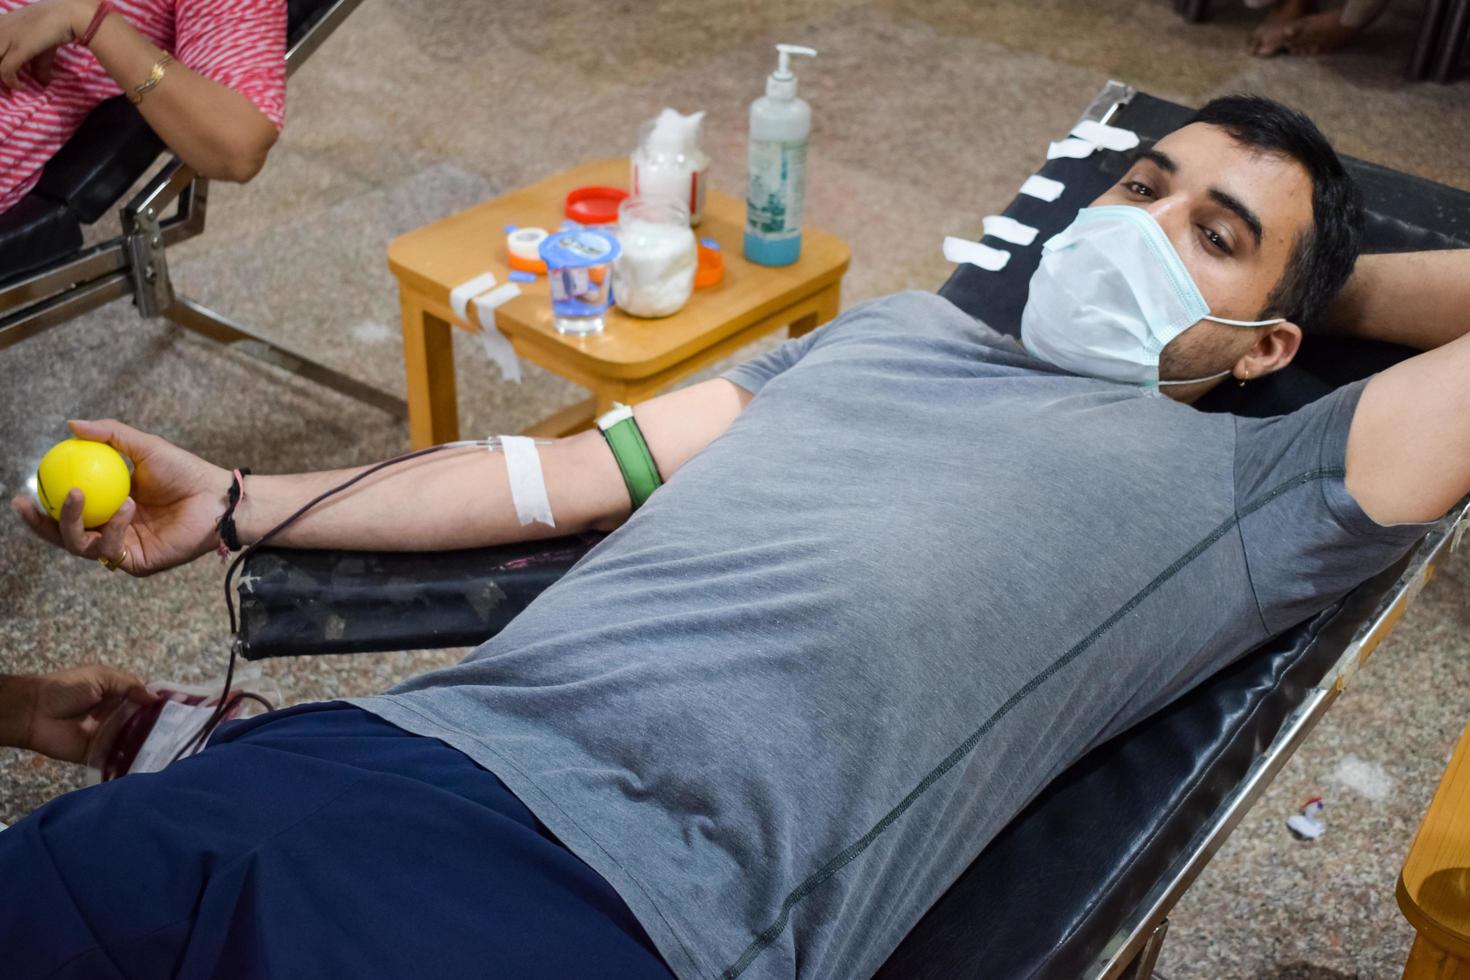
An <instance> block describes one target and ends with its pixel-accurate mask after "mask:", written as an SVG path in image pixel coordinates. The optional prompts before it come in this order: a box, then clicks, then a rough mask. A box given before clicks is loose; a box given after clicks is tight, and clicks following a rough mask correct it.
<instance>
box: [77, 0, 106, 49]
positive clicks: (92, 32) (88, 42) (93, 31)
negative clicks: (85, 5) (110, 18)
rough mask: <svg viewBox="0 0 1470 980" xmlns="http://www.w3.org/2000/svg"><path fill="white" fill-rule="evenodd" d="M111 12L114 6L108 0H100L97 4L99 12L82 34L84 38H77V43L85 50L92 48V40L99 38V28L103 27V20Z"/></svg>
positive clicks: (93, 16)
mask: <svg viewBox="0 0 1470 980" xmlns="http://www.w3.org/2000/svg"><path fill="white" fill-rule="evenodd" d="M111 12H112V4H111V3H109V2H108V0H100V2H99V3H98V4H97V12H96V13H95V14H93V15H92V21H91V23H89V24H88V25H87V29H86V30H85V31H83V32H82V36H81V37H79V38H77V43H78V44H80V45H81V46H82V47H84V48H90V47H91V46H92V38H94V37H96V36H97V28H99V27H101V26H102V18H104V17H106V16H107V15H108V14H110V13H111Z"/></svg>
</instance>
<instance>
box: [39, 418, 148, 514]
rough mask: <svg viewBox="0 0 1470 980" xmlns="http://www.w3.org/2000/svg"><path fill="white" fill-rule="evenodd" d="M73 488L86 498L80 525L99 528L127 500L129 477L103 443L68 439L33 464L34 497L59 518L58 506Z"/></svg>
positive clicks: (109, 448) (117, 458) (129, 488)
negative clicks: (34, 479)
mask: <svg viewBox="0 0 1470 980" xmlns="http://www.w3.org/2000/svg"><path fill="white" fill-rule="evenodd" d="M72 487H77V488H79V489H80V490H81V491H82V494H83V496H84V497H85V498H86V499H85V501H84V503H83V506H82V524H83V526H85V527H100V526H101V525H103V524H106V523H107V522H108V521H109V520H111V518H112V515H113V514H116V513H117V509H118V508H119V507H121V506H122V505H123V501H124V500H127V499H128V493H129V491H131V490H132V480H131V479H129V477H128V464H127V463H125V462H123V458H122V456H121V455H120V454H119V453H118V451H117V450H116V449H113V448H112V447H111V446H109V445H108V444H107V443H105V442H91V441H89V440H86V439H67V440H66V441H64V442H58V443H57V444H56V445H54V446H52V447H51V451H50V452H48V453H47V454H46V455H45V456H42V457H41V465H40V466H38V467H36V498H37V499H38V500H39V501H40V502H41V506H42V507H44V508H45V509H46V513H48V514H50V515H51V519H52V520H60V519H61V505H62V504H63V503H64V502H65V501H66V495H67V494H68V493H71V489H72Z"/></svg>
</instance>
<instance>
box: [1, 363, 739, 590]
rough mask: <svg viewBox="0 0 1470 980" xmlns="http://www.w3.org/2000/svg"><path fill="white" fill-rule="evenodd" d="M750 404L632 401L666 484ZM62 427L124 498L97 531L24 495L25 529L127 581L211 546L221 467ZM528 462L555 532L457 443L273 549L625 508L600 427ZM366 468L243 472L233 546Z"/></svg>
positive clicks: (446, 534) (503, 526)
mask: <svg viewBox="0 0 1470 980" xmlns="http://www.w3.org/2000/svg"><path fill="white" fill-rule="evenodd" d="M750 398H751V395H750V393H749V392H746V391H745V390H743V389H741V388H739V387H738V386H736V385H734V384H731V383H730V382H729V381H725V380H723V379H716V380H713V381H707V382H704V383H702V384H698V385H694V386H692V387H689V388H685V389H682V390H680V391H675V392H670V393H669V394H667V395H661V396H659V397H658V398H655V399H652V400H650V401H647V402H644V403H643V404H641V405H639V406H638V407H637V409H636V410H635V415H636V417H637V419H638V423H639V426H640V427H641V428H642V430H643V434H644V438H645V439H646V440H647V442H648V446H649V450H650V452H652V454H653V457H654V461H655V462H656V463H657V464H658V467H659V470H660V472H661V473H662V474H663V476H664V478H665V479H668V478H669V477H670V476H672V475H673V473H674V471H676V470H677V469H678V468H679V467H680V466H682V465H683V464H684V462H685V461H686V460H688V459H689V458H690V457H691V456H693V455H694V454H695V453H697V452H699V451H700V450H701V449H703V448H704V447H705V446H706V445H708V444H709V443H710V442H711V441H712V440H713V439H714V438H715V437H717V436H718V435H719V434H720V433H721V432H723V431H724V430H725V427H726V426H728V425H729V424H730V422H731V421H732V420H733V419H734V418H735V416H736V415H738V414H739V413H740V410H741V409H742V408H743V407H744V406H745V404H746V403H747V402H749V400H750ZM72 429H73V431H74V432H75V433H76V435H78V436H80V437H81V438H84V439H97V440H102V441H107V442H109V443H111V444H112V445H113V446H114V447H115V448H117V449H118V450H120V451H122V452H123V453H125V454H127V455H128V456H129V457H131V458H132V460H133V462H134V465H135V470H134V474H133V494H132V497H131V498H130V499H129V500H128V502H126V503H125V504H124V505H123V507H122V509H121V510H119V511H118V514H117V516H116V517H114V518H113V520H112V521H110V522H109V523H108V524H107V525H106V526H104V527H102V528H100V529H96V530H88V529H85V528H83V527H82V519H81V514H82V499H81V496H80V494H77V493H76V492H75V491H74V492H73V494H72V495H71V496H70V497H68V498H67V500H66V502H65V503H64V504H63V506H62V508H61V519H60V520H59V521H53V520H51V519H50V518H49V517H47V516H46V515H45V514H43V513H42V512H41V511H40V509H39V508H38V507H37V506H36V504H35V502H34V501H32V500H30V499H29V498H28V497H24V496H22V497H16V498H15V500H13V501H12V504H11V505H12V507H13V508H14V509H15V510H16V511H17V512H18V513H19V514H20V516H21V517H22V519H24V520H25V522H26V523H27V524H28V525H29V526H30V528H31V530H33V531H34V532H35V533H36V534H38V535H39V536H40V537H42V538H45V539H46V540H47V541H50V542H51V543H52V544H54V545H56V546H58V547H61V548H64V549H66V550H67V551H70V552H71V553H72V554H75V555H78V556H80V557H83V558H108V559H116V558H118V557H120V556H122V555H123V554H124V553H126V554H127V555H128V558H127V560H126V561H125V562H124V563H123V564H122V566H121V567H122V568H124V569H125V570H126V571H128V572H130V573H132V574H134V575H149V574H153V573H155V572H159V571H163V570H164V569H166V568H172V567H174V566H176V565H181V564H183V563H185V562H188V561H191V560H193V559H194V558H197V557H198V556H199V555H202V554H205V553H207V552H209V551H211V550H213V547H214V542H215V532H214V525H215V522H217V521H218V519H219V516H220V514H221V513H223V511H224V507H225V491H226V490H227V489H228V487H229V484H230V476H229V472H228V471H227V470H224V469H222V468H220V467H218V466H215V465H213V464H211V463H208V462H206V461H205V460H202V459H200V458H199V457H197V456H194V455H192V454H190V453H188V452H185V451H184V450H182V449H180V448H178V447H177V446H174V445H172V444H170V443H169V442H167V441H166V440H164V439H161V438H159V437H158V436H153V435H149V434H147V433H142V432H139V431H137V430H136V429H132V428H130V427H128V426H125V425H122V424H120V423H115V422H78V423H73V424H72ZM539 455H540V461H541V469H542V473H543V475H544V477H545V480H546V488H547V496H548V497H549V499H550V502H551V509H552V515H553V517H554V518H555V520H556V527H555V528H554V529H553V528H551V527H548V526H546V525H544V524H530V525H522V524H521V523H520V522H519V520H517V518H516V513H515V505H514V502H513V501H512V499H511V495H510V486H509V480H508V478H507V475H506V470H505V460H504V457H503V456H502V455H501V454H499V453H490V452H487V451H486V450H485V449H483V448H463V449H461V448H456V449H446V450H443V451H442V452H438V453H433V454H430V455H428V456H424V457H420V458H419V459H415V460H412V461H410V462H407V463H403V464H399V465H396V466H391V467H388V468H386V469H384V470H382V471H381V472H379V473H376V474H374V475H373V476H370V477H367V478H366V479H364V480H363V481H362V482H361V483H359V484H357V485H355V486H353V487H352V488H351V489H349V490H346V491H343V492H342V493H340V494H338V495H336V496H334V497H331V498H330V499H328V500H326V501H324V502H323V503H321V504H320V505H318V507H317V508H315V509H313V510H312V511H311V512H309V513H308V514H307V515H306V516H304V517H302V518H301V519H300V521H298V522H297V523H296V524H294V525H292V526H291V527H290V528H289V529H287V530H285V531H283V532H281V533H280V534H279V535H277V536H276V537H274V538H272V543H275V544H280V545H283V546H289V547H299V548H341V549H347V550H390V551H391V550H397V551H433V550H441V549H449V548H469V547H476V546H480V545H487V544H501V543H506V542H511V541H524V540H531V539H535V538H545V537H551V536H553V535H558V534H570V533H573V532H576V531H582V530H589V529H597V530H610V529H612V528H614V527H616V526H617V525H618V524H620V523H622V521H623V520H624V519H626V518H627V516H628V513H629V510H630V507H631V504H630V501H629V499H628V493H627V490H626V488H625V486H624V484H623V479H622V474H621V472H620V471H619V469H618V466H617V463H616V461H615V460H614V459H613V457H612V454H611V452H610V451H609V450H608V448H607V446H606V444H605V443H604V442H603V439H602V436H601V435H600V434H599V433H596V432H588V433H582V434H579V435H575V436H571V437H569V438H566V439H558V440H556V441H555V442H554V443H552V444H550V445H545V446H541V447H540V451H539ZM367 468H368V467H358V468H355V469H346V470H335V471H330V472H319V473H303V474H296V475H291V476H250V477H247V478H246V481H245V498H244V500H243V502H242V503H241V505H240V506H239V507H238V508H237V510H236V527H237V530H238V531H239V534H240V538H241V540H242V542H243V543H250V542H252V541H255V540H257V539H258V538H259V537H260V536H261V535H262V534H264V533H265V532H266V531H267V530H269V529H270V528H272V527H274V526H275V525H276V524H278V523H280V522H281V521H283V520H284V519H286V518H287V517H288V516H290V515H291V514H292V513H294V512H295V511H296V510H297V509H298V508H300V507H301V506H302V505H303V504H305V503H307V502H308V501H310V500H311V499H313V498H314V497H316V496H318V495H319V494H321V493H323V492H324V491H326V490H328V489H331V488H332V487H334V486H337V485H338V484H340V483H343V482H344V481H346V480H348V479H350V478H351V477H352V476H354V475H355V474H358V473H361V472H363V470H365V469H367Z"/></svg>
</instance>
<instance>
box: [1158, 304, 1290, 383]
mask: <svg viewBox="0 0 1470 980" xmlns="http://www.w3.org/2000/svg"><path fill="white" fill-rule="evenodd" d="M1204 319H1206V320H1209V321H1211V322H1212V323H1223V324H1225V325H1226V326H1227V327H1269V326H1272V325H1274V324H1277V323H1285V322H1286V317H1284V316H1279V317H1277V318H1276V319H1274V320H1227V319H1225V318H1224V317H1223V316H1206V317H1204ZM1233 373H1234V371H1233V369H1232V370H1229V371H1221V372H1220V373H1219V374H1212V375H1210V376H1209V377H1207V378H1191V379H1190V380H1188V381H1160V382H1158V384H1159V387H1161V388H1162V387H1163V386H1164V385H1197V384H1201V383H1203V382H1205V381H1218V380H1220V379H1221V378H1224V377H1228V376H1229V375H1231V374H1233ZM1241 384H1245V382H1244V381H1242V382H1241Z"/></svg>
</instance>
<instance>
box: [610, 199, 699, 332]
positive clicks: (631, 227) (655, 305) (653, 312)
mask: <svg viewBox="0 0 1470 980" xmlns="http://www.w3.org/2000/svg"><path fill="white" fill-rule="evenodd" d="M618 243H619V244H620V245H621V246H622V248H621V250H620V251H619V253H618V256H617V258H615V259H614V260H613V267H612V280H613V298H614V302H616V303H617V305H618V309H620V310H622V311H623V312H624V313H628V314H630V315H632V316H639V317H662V316H670V315H672V314H674V313H677V312H679V310H681V309H683V308H684V304H686V303H688V302H689V296H690V294H691V293H692V292H693V291H694V273H695V269H696V267H697V266H698V264H699V254H698V246H697V245H696V243H695V241H694V232H693V231H692V230H690V228H689V209H688V208H687V207H685V206H684V205H683V204H681V203H680V202H678V201H674V200H670V199H668V198H664V197H657V198H647V197H642V196H634V197H630V198H628V199H626V200H625V201H623V203H622V204H620V205H619V206H618Z"/></svg>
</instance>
